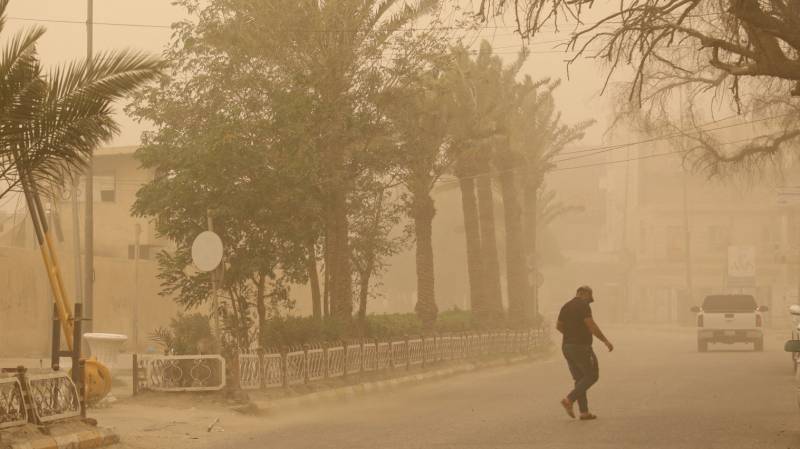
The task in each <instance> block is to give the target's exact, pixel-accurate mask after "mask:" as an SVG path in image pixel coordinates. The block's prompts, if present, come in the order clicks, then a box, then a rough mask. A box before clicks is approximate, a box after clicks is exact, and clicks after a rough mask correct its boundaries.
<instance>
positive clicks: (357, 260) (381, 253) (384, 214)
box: [350, 186, 407, 328]
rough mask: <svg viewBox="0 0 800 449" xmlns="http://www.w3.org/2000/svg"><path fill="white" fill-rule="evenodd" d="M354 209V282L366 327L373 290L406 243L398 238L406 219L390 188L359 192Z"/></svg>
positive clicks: (352, 246)
mask: <svg viewBox="0 0 800 449" xmlns="http://www.w3.org/2000/svg"><path fill="white" fill-rule="evenodd" d="M353 199H354V201H353V202H354V204H355V205H354V206H352V209H351V211H352V216H351V218H350V222H351V226H350V231H351V233H352V234H351V237H350V242H351V251H352V256H351V257H352V263H353V267H354V269H355V272H354V274H355V276H354V283H355V285H356V290H357V292H358V320H359V324H360V325H361V326H362V328H363V327H364V326H365V325H366V317H367V301H368V299H369V298H370V296H371V295H370V287H371V286H372V284H373V283H376V282H377V281H378V279H379V276H380V275H381V274H382V273H383V272H384V271H385V270H386V269H387V268H388V265H387V259H388V258H389V257H391V256H393V255H395V254H397V253H399V252H400V251H401V250H402V249H403V248H404V247H405V243H406V240H407V239H406V236H405V235H394V231H395V230H396V228H397V226H398V224H399V223H400V219H401V217H402V209H403V205H402V204H401V203H399V202H398V201H396V200H395V199H394V198H392V197H391V191H390V190H389V189H388V188H387V187H386V186H377V187H372V188H362V189H359V190H358V191H357V192H356V193H355V194H354V195H353Z"/></svg>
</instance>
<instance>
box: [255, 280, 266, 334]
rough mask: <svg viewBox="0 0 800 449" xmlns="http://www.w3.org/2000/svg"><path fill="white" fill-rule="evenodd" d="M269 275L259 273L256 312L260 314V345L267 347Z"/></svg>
mask: <svg viewBox="0 0 800 449" xmlns="http://www.w3.org/2000/svg"><path fill="white" fill-rule="evenodd" d="M266 278H267V277H266V276H264V275H263V274H258V275H257V279H256V313H257V314H258V343H259V347H262V348H266V347H267V301H266V298H265V296H266V295H265V294H264V292H265V290H266V282H267V279H266Z"/></svg>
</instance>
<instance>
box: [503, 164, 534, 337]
mask: <svg viewBox="0 0 800 449" xmlns="http://www.w3.org/2000/svg"><path fill="white" fill-rule="evenodd" d="M500 191H501V194H502V195H503V212H504V217H505V231H506V232H505V237H506V285H507V287H508V316H509V320H511V322H512V324H513V325H514V326H516V327H520V326H522V325H524V324H525V321H527V311H526V309H527V307H526V305H527V304H526V303H527V301H528V298H529V297H530V291H529V290H530V288H529V286H528V267H527V264H526V261H525V233H524V228H523V227H522V207H521V205H520V198H519V193H518V191H517V185H516V181H515V179H514V172H513V171H506V172H505V173H503V174H502V175H501V176H500Z"/></svg>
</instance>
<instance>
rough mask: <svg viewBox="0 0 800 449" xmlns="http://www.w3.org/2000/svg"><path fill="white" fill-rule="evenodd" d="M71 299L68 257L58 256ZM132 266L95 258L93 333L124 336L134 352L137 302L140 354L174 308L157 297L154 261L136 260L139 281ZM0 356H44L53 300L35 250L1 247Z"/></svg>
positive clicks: (71, 289) (173, 305)
mask: <svg viewBox="0 0 800 449" xmlns="http://www.w3.org/2000/svg"><path fill="white" fill-rule="evenodd" d="M59 259H60V260H61V262H62V263H63V264H64V266H62V276H63V277H64V280H65V283H66V287H67V290H68V292H69V295H70V298H73V297H74V293H73V292H74V287H73V285H74V284H73V279H74V276H73V271H72V264H71V263H70V260H71V259H72V257H71V256H70V255H69V254H67V253H62V254H59ZM135 272H136V270H134V263H133V261H131V260H127V259H117V258H107V257H96V258H95V276H96V277H95V316H94V331H95V332H110V333H121V334H125V335H128V337H129V340H128V344H127V346H126V350H133V348H134V346H135V345H134V342H133V337H134V320H133V315H134V306H135V305H136V304H137V302H138V309H139V320H138V326H137V327H136V328H137V329H138V334H139V339H138V340H139V344H138V350H139V351H144V350H146V349H147V347H148V346H152V343H149V342H148V341H147V338H148V335H149V334H150V333H151V332H152V331H153V329H155V328H156V327H158V326H165V325H168V324H169V321H170V319H171V318H172V317H173V316H175V314H176V313H177V311H178V308H177V307H176V306H175V304H174V303H173V302H172V301H171V300H170V299H169V298H164V297H161V296H159V295H158V291H159V290H160V287H159V281H158V279H157V278H156V274H157V266H156V264H155V263H154V262H150V261H139V269H138V282H136V279H137V276H136V275H135ZM0 273H1V274H0V358H4V357H48V356H49V354H50V329H51V321H50V320H51V317H52V310H53V306H52V304H53V303H52V296H51V293H50V285H49V283H48V281H47V276H46V272H45V270H44V267H43V263H42V260H41V256H40V254H39V252H38V251H33V250H29V249H22V248H8V247H2V248H0Z"/></svg>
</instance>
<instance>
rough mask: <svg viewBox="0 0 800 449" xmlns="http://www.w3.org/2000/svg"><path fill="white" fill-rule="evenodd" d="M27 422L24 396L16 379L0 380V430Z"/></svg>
mask: <svg viewBox="0 0 800 449" xmlns="http://www.w3.org/2000/svg"><path fill="white" fill-rule="evenodd" d="M26 422H28V410H27V407H26V406H25V394H24V393H23V392H22V384H21V383H19V379H17V378H16V377H9V378H5V379H0V429H6V428H8V427H14V426H20V425H23V424H25V423H26Z"/></svg>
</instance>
